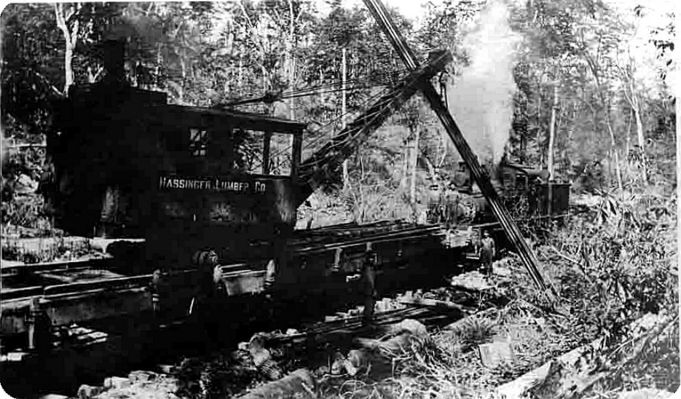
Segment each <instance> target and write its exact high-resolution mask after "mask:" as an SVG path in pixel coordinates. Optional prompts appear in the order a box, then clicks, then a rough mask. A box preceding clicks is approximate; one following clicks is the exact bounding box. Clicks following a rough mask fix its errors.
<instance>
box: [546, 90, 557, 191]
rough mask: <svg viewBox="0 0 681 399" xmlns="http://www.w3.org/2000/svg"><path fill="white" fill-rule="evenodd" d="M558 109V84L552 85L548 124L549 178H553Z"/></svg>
mask: <svg viewBox="0 0 681 399" xmlns="http://www.w3.org/2000/svg"><path fill="white" fill-rule="evenodd" d="M557 111H558V84H557V82H556V84H554V85H553V106H552V107H551V124H550V125H549V148H548V155H547V159H548V161H547V163H548V169H549V176H550V179H553V178H554V173H553V172H554V167H553V145H554V141H555V137H556V112H557Z"/></svg>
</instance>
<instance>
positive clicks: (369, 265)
mask: <svg viewBox="0 0 681 399" xmlns="http://www.w3.org/2000/svg"><path fill="white" fill-rule="evenodd" d="M362 291H363V294H364V314H363V317H362V324H365V325H366V324H371V323H372V322H373V319H374V306H375V305H376V295H377V293H376V252H374V251H372V250H368V251H367V252H366V254H365V256H364V265H363V270H362Z"/></svg>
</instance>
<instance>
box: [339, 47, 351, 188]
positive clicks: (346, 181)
mask: <svg viewBox="0 0 681 399" xmlns="http://www.w3.org/2000/svg"><path fill="white" fill-rule="evenodd" d="M347 75H348V67H347V57H346V50H345V48H344V49H343V59H342V64H341V91H342V98H341V125H342V128H343V129H345V116H346V115H345V114H346V113H347V112H348V108H347V107H348V104H347V92H346V84H347ZM349 182H350V177H349V172H348V160H347V159H345V160H344V161H343V190H347V188H348V184H349Z"/></svg>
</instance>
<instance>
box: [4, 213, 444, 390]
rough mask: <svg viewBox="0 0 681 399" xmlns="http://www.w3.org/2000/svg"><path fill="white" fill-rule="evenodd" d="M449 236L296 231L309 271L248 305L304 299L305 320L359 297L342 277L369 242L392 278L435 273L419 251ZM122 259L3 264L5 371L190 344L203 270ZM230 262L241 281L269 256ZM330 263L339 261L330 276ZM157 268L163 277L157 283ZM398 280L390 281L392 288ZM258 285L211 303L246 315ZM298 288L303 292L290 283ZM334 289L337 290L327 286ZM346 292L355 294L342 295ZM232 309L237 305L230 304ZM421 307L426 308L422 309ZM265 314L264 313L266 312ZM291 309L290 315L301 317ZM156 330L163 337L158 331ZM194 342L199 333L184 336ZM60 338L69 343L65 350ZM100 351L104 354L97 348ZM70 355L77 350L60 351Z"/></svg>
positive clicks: (415, 231)
mask: <svg viewBox="0 0 681 399" xmlns="http://www.w3.org/2000/svg"><path fill="white" fill-rule="evenodd" d="M443 238H444V234H443V230H442V228H441V227H440V226H438V225H426V226H414V225H411V224H407V223H399V222H398V223H395V222H389V221H384V222H378V223H372V224H369V225H356V224H345V225H338V226H330V227H325V228H319V229H313V230H305V231H299V232H296V234H295V235H294V236H293V237H292V239H291V240H290V242H289V253H290V259H291V262H292V263H293V264H294V265H302V264H303V262H305V263H306V265H307V266H306V267H303V266H299V267H300V269H295V270H296V273H301V276H302V275H304V276H306V277H305V278H303V279H302V280H301V279H298V280H294V281H291V282H289V283H288V285H282V287H281V288H280V289H279V291H276V290H275V291H273V295H274V299H273V301H274V302H272V300H270V301H269V302H267V301H264V299H262V298H261V299H257V300H256V301H255V302H254V303H256V304H255V305H248V306H251V308H253V306H255V308H253V309H255V310H256V311H258V312H259V311H260V310H262V309H261V308H262V307H267V306H273V307H275V308H276V309H278V310H277V311H278V312H279V313H280V314H284V313H287V310H286V309H289V310H290V308H291V306H294V307H295V306H297V307H298V309H301V308H300V306H301V304H303V305H304V307H303V308H302V309H305V310H307V311H308V314H307V315H306V319H307V320H309V319H311V318H314V317H315V315H317V317H318V316H321V315H323V314H324V313H323V312H325V311H326V310H327V309H329V308H335V309H338V308H339V306H342V305H343V304H347V303H353V302H355V303H357V302H358V301H361V296H356V295H357V292H358V291H357V290H356V288H357V287H356V286H358V284H357V282H355V283H347V281H346V280H345V279H344V278H340V277H342V276H343V275H344V274H355V273H356V272H357V271H356V267H357V265H359V264H361V263H360V262H361V259H362V258H363V255H364V252H365V251H366V249H367V248H372V249H374V250H376V251H377V252H378V253H379V258H381V259H382V262H383V264H384V265H385V270H382V271H380V273H379V279H383V280H386V281H388V280H390V279H391V278H393V277H391V276H402V275H403V274H404V270H403V268H404V265H405V264H407V263H413V262H416V263H415V265H414V267H413V269H414V270H416V271H417V272H418V273H420V274H421V277H419V278H422V277H423V276H425V277H427V278H432V277H433V275H434V274H435V273H433V271H434V270H435V269H432V270H431V269H429V268H430V267H433V266H434V263H437V262H436V261H435V260H434V258H433V259H426V264H425V266H424V265H423V264H418V259H420V258H424V259H425V258H427V257H425V256H423V255H424V254H426V253H430V252H431V251H435V252H434V253H440V252H442V251H443V250H444V249H443V245H442V243H443ZM394 265H401V266H399V267H394ZM120 266H121V265H120V262H116V259H113V258H111V257H108V256H107V257H103V258H98V259H88V260H76V261H68V262H50V263H40V264H26V265H6V264H5V265H2V266H0V271H1V273H2V277H3V278H2V283H3V286H2V293H1V295H2V297H1V299H2V300H1V301H0V308H1V310H2V317H1V318H0V337H1V338H2V343H3V347H2V349H3V354H4V355H5V356H4V357H3V363H4V365H5V367H3V368H4V369H5V370H6V371H7V370H8V369H10V368H12V367H15V366H19V367H18V368H17V370H22V371H17V373H19V374H21V375H22V376H23V375H26V376H29V375H32V374H33V373H34V372H36V373H37V372H38V370H40V369H41V368H45V367H48V365H49V364H53V363H52V360H53V361H54V362H60V361H63V362H64V363H65V364H66V363H69V362H71V363H69V364H71V366H70V367H74V368H76V369H88V371H89V370H90V369H91V370H92V373H95V370H96V369H97V368H98V367H100V366H99V364H97V363H91V362H89V360H88V358H89V357H90V356H88V357H86V358H83V355H82V353H93V355H92V356H91V357H92V358H96V357H97V356H111V357H112V359H113V358H118V357H121V358H122V360H121V362H126V361H127V360H125V358H136V357H137V358H144V357H145V356H147V355H145V354H138V355H134V354H132V353H127V352H126V351H129V350H131V349H129V348H132V347H135V348H136V347H137V345H138V344H137V343H135V342H137V341H139V342H144V343H145V344H144V345H146V346H148V347H149V348H156V349H153V350H157V351H163V350H164V349H163V348H164V347H172V346H176V347H177V348H176V349H177V350H178V351H182V350H184V349H182V345H184V343H183V342H184V341H183V340H186V339H187V338H188V337H191V336H192V335H195V334H194V333H192V332H191V329H192V328H193V327H192V326H193V322H192V318H193V316H191V315H188V310H189V309H190V308H191V305H190V303H191V302H192V300H193V299H194V298H195V297H196V295H197V287H199V285H200V284H199V281H200V280H199V279H200V278H201V271H200V270H198V269H196V268H186V269H177V270H168V271H166V272H164V273H162V274H161V275H158V274H156V275H155V274H154V273H142V274H126V272H125V271H123V270H121V268H120ZM258 267H259V268H258ZM224 268H225V270H227V271H228V272H226V273H225V276H228V275H229V276H231V277H230V278H236V281H237V282H238V283H239V284H241V286H242V288H243V287H244V286H245V284H246V283H244V282H243V281H245V280H239V278H241V277H243V278H244V279H245V278H251V279H253V277H254V273H253V272H254V270H255V271H257V273H255V274H258V273H261V272H260V270H264V262H262V263H261V264H260V265H259V266H256V267H253V265H246V264H236V265H226V266H224ZM329 270H333V273H332V274H331V275H330V277H329V275H328V271H329ZM261 274H262V273H261ZM258 276H259V274H258ZM159 278H160V280H161V281H162V282H164V284H165V286H164V285H163V284H160V285H158V286H154V282H155V281H157V280H158V279H159ZM301 278H302V277H301ZM327 278H331V280H333V282H331V283H328V284H327V283H321V281H322V280H323V279H327ZM419 278H415V279H414V278H411V277H405V278H404V279H403V280H406V282H407V283H409V284H412V285H414V284H418V281H420V280H419ZM324 281H326V280H324ZM282 284H283V283H282ZM353 284H354V286H353ZM401 284H402V283H400V282H394V284H393V286H391V287H390V290H389V291H390V292H394V290H395V289H398V288H399V286H400V285H401ZM255 286H256V289H255V290H253V291H249V290H243V293H244V295H241V296H237V297H234V298H233V299H232V297H230V298H228V301H227V302H226V303H225V305H224V306H222V307H220V310H215V317H216V318H218V319H222V318H224V316H227V315H229V317H235V318H236V321H238V320H239V317H240V316H237V314H240V313H239V312H241V313H244V315H245V316H249V315H248V312H246V311H245V310H244V309H245V308H244V306H245V304H247V303H249V302H251V301H254V300H255V299H256V298H258V297H254V296H252V294H254V293H256V294H257V293H259V292H263V291H262V284H261V283H260V282H259V283H258V284H255ZM154 287H156V288H154ZM349 289H350V290H351V291H352V290H354V291H352V292H354V294H349V293H348V292H349V291H348V290H349ZM296 290H297V291H298V293H295V292H294V291H296ZM334 290H336V291H334ZM301 292H302V294H304V295H307V296H306V297H305V298H306V299H305V300H304V301H307V302H300V300H297V299H296V296H297V295H299V294H300V293H301ZM330 292H338V294H333V295H332V296H329V295H331V294H330ZM280 294H281V295H289V296H291V297H293V299H291V298H287V299H285V300H284V301H283V302H281V303H279V302H278V301H279V300H278V299H277V298H279V295H280ZM319 295H321V297H319ZM325 295H326V296H325ZM344 295H345V296H347V295H350V296H347V299H345V298H346V297H345V296H344ZM324 298H326V299H324ZM329 298H332V299H334V300H336V302H337V303H335V304H328V306H326V307H325V304H324V301H325V300H327V299H329ZM159 304H160V305H159ZM322 305H324V306H322ZM248 306H246V307H248ZM317 306H318V308H317ZM159 308H160V310H159ZM236 309H239V312H237V313H234V311H235V310H236ZM417 312H421V313H423V310H419V311H417ZM398 313H399V312H398ZM424 314H425V313H424ZM223 315H224V316H223ZM232 315H233V316H232ZM44 316H46V319H44ZM261 316H262V315H261ZM431 316H437V315H435V314H432V315H431ZM41 317H43V319H44V321H43V328H44V324H45V323H46V322H47V325H48V327H47V328H48V329H49V333H46V334H47V335H49V336H50V337H51V338H49V339H48V340H47V343H43V344H42V345H41V343H40V342H41V336H40V334H38V331H39V330H40V320H41ZM264 317H265V318H267V316H266V315H265V316H264ZM296 317H297V316H296ZM380 317H383V316H380ZM289 319H291V321H293V319H295V317H289ZM45 320H46V321H45ZM272 322H275V320H272ZM338 323H340V324H342V325H343V326H344V328H354V327H356V320H355V321H353V322H352V323H355V324H351V323H350V321H349V320H344V321H341V322H338ZM332 324H333V323H332ZM353 326H354V327H353ZM137 330H139V331H141V332H138V331H137ZM159 331H160V334H161V336H162V338H154V337H156V336H157V335H158V334H159ZM140 334H142V335H140ZM127 335H131V336H132V337H133V338H132V339H133V344H130V343H125V342H127V338H125V339H124V338H121V337H126V336H127ZM43 336H45V334H43ZM121 339H123V341H120V340H121ZM197 340H199V338H197ZM43 341H44V339H43ZM173 342H174V343H173ZM67 343H68V344H67ZM195 344H197V343H190V344H188V345H190V346H191V345H195ZM198 344H200V342H199V343H198ZM45 345H48V346H49V349H47V350H48V352H45ZM64 345H66V346H64ZM131 345H133V346H131ZM41 347H43V349H41ZM100 347H101V348H104V349H100ZM62 348H69V349H67V352H63V349H62ZM78 348H81V349H78ZM107 348H108V349H107ZM126 348H128V349H126ZM149 350H152V349H149ZM68 351H70V352H68ZM83 351H85V352H83ZM101 351H104V352H102V353H107V355H103V354H99V355H95V353H99V352H101ZM145 351H146V352H148V350H147V349H144V348H143V350H142V352H145ZM112 352H113V354H112ZM142 352H140V353H142ZM67 353H68V354H67ZM79 353H80V354H79ZM150 356H152V355H150ZM66 358H73V360H72V361H67V360H63V359H66ZM26 359H29V361H26ZM45 359H48V360H45ZM49 359H52V360H49ZM112 361H113V360H112ZM9 365H11V367H8V366H9ZM101 367H102V368H103V369H102V370H97V371H96V374H93V376H94V375H98V376H99V375H101V373H104V372H107V370H106V367H104V366H101ZM34 369H35V370H34ZM18 378H19V379H22V378H24V377H18ZM26 378H28V377H26ZM66 381H67V380H65V381H64V383H65V384H66V383H67V382H66ZM27 383H28V382H27ZM71 383H73V381H72V382H71Z"/></svg>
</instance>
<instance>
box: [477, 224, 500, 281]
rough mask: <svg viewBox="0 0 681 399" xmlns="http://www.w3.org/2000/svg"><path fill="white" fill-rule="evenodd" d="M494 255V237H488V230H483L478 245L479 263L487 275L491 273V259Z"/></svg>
mask: <svg viewBox="0 0 681 399" xmlns="http://www.w3.org/2000/svg"><path fill="white" fill-rule="evenodd" d="M495 255H496V247H495V245H494V239H493V238H492V237H490V235H489V231H487V230H485V231H484V232H483V238H482V241H481V246H480V263H482V269H483V272H484V273H485V274H487V275H491V274H492V259H494V256H495Z"/></svg>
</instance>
